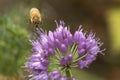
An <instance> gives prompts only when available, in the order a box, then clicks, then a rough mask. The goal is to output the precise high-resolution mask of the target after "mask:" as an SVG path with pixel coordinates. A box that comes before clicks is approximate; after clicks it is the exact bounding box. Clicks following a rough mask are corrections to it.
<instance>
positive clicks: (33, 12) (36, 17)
mask: <svg viewBox="0 0 120 80" xmlns="http://www.w3.org/2000/svg"><path fill="white" fill-rule="evenodd" d="M30 22H31V23H32V24H33V25H34V26H35V27H38V26H39V25H40V24H41V14H40V11H39V10H38V9H37V8H31V9H30Z"/></svg>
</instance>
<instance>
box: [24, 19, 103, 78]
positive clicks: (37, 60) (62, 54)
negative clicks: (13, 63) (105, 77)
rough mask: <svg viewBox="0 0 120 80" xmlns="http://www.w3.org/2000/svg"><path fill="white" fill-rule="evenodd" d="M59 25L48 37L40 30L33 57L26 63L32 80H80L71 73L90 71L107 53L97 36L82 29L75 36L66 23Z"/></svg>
mask: <svg viewBox="0 0 120 80" xmlns="http://www.w3.org/2000/svg"><path fill="white" fill-rule="evenodd" d="M56 24H57V27H56V30H55V31H53V32H52V31H49V32H48V33H45V32H43V31H41V30H38V28H37V29H36V33H37V34H38V36H37V38H35V39H34V40H31V41H30V42H31V44H32V50H33V54H32V55H31V56H30V57H29V58H28V62H26V63H25V67H26V68H27V69H28V70H29V72H30V75H28V77H30V80H77V79H76V78H74V76H73V75H72V72H71V69H72V68H74V67H79V68H80V69H83V68H85V67H88V65H89V64H90V63H92V62H93V61H94V60H95V59H96V56H97V54H99V53H102V51H103V50H100V47H101V45H102V43H101V42H99V39H96V38H95V34H93V33H90V34H89V35H86V33H84V32H83V30H82V28H81V27H79V29H78V30H77V31H75V33H74V34H72V33H71V32H70V28H69V27H65V24H64V22H63V21H60V24H58V23H56Z"/></svg>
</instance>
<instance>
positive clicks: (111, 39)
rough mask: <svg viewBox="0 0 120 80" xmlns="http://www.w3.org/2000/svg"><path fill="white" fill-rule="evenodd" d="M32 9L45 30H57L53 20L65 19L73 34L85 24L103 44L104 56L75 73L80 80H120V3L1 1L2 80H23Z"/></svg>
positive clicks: (118, 0) (93, 0)
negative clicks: (38, 15)
mask: <svg viewBox="0 0 120 80" xmlns="http://www.w3.org/2000/svg"><path fill="white" fill-rule="evenodd" d="M32 7H37V8H38V9H40V12H41V14H42V21H43V24H42V28H43V29H46V30H54V28H55V23H54V20H57V21H59V20H64V21H65V23H66V25H70V28H71V31H72V32H74V31H75V30H76V29H77V28H78V27H79V25H83V28H84V30H87V31H88V32H90V31H92V32H95V33H96V36H97V37H99V38H100V39H101V41H102V42H104V45H103V46H102V48H106V51H105V52H104V53H105V55H104V56H103V55H98V56H97V60H96V61H94V62H93V63H92V64H91V65H90V66H89V68H87V69H83V70H78V69H75V70H73V72H74V75H75V76H76V77H77V78H78V79H79V80H120V0H0V80H22V78H21V77H22V76H23V75H24V72H23V71H22V69H21V66H23V65H24V62H25V58H26V57H27V56H29V55H30V54H31V46H30V43H29V39H31V37H32V35H33V32H34V31H33V27H32V26H31V25H30V22H29V10H30V9H31V8H32Z"/></svg>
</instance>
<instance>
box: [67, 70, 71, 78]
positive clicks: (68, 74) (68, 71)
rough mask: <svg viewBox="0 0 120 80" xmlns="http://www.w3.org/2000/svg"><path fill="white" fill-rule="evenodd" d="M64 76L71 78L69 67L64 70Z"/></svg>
mask: <svg viewBox="0 0 120 80" xmlns="http://www.w3.org/2000/svg"><path fill="white" fill-rule="evenodd" d="M66 76H67V77H68V78H69V79H71V78H72V73H71V70H70V69H67V70H66Z"/></svg>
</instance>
